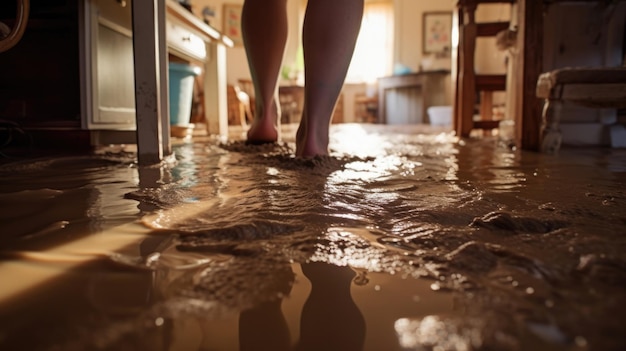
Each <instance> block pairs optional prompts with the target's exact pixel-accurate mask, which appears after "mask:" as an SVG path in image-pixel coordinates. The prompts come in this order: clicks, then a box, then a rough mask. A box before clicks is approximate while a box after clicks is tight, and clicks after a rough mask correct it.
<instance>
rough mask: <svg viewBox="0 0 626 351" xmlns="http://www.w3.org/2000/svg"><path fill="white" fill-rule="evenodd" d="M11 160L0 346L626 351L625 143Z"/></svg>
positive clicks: (408, 145)
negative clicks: (553, 149)
mask: <svg viewBox="0 0 626 351" xmlns="http://www.w3.org/2000/svg"><path fill="white" fill-rule="evenodd" d="M333 128H334V129H333V132H332V138H331V139H332V141H331V149H332V155H331V157H327V158H318V159H313V160H300V159H295V158H294V157H293V142H292V136H293V135H292V133H291V131H287V132H286V133H285V134H284V135H283V137H284V139H285V140H286V142H285V143H284V144H281V145H273V146H267V145H266V146H247V145H245V144H244V143H242V142H237V141H234V142H230V143H227V144H220V143H218V142H216V141H211V140H200V141H198V140H196V141H195V142H194V143H183V144H180V145H177V146H176V147H175V160H171V162H169V163H166V164H164V165H162V166H161V167H151V168H138V167H137V166H136V164H135V155H134V154H133V153H127V152H124V151H123V150H122V149H119V150H115V149H112V150H108V152H102V153H99V154H98V155H95V156H89V157H87V156H78V157H77V156H72V157H58V158H46V159H36V160H28V161H26V160H25V161H21V162H13V163H9V164H5V165H3V166H0V232H1V233H2V234H1V235H0V252H1V256H0V257H1V259H0V277H2V283H1V284H0V350H459V351H462V350H623V349H624V347H625V345H626V333H624V323H625V322H626V238H625V235H624V233H625V232H626V194H625V189H626V187H625V185H626V150H623V149H622V150H616V149H565V150H562V151H561V152H560V153H559V154H558V155H540V154H537V153H531V152H520V151H513V150H509V149H506V148H504V147H501V146H498V145H497V144H496V142H495V141H493V140H466V141H459V140H457V139H455V138H454V137H453V136H452V135H450V134H448V133H434V132H433V131H432V130H431V131H428V132H427V133H424V130H423V129H419V128H417V129H416V128H415V127H402V128H398V127H390V126H364V125H363V126H359V125H337V126H333Z"/></svg>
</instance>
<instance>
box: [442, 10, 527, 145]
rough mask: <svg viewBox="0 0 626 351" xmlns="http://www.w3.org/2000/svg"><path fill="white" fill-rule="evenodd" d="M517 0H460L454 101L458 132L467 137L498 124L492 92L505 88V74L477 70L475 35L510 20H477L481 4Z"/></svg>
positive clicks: (496, 30) (497, 28) (500, 27)
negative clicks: (478, 107) (477, 116)
mask: <svg viewBox="0 0 626 351" xmlns="http://www.w3.org/2000/svg"><path fill="white" fill-rule="evenodd" d="M514 2H515V1H514V0H459V2H458V4H457V7H458V14H457V17H458V20H457V24H456V25H457V27H458V29H459V49H458V53H457V67H458V68H457V72H456V77H457V79H456V90H455V91H456V96H455V101H454V116H455V118H454V126H455V130H456V132H457V135H459V136H462V137H468V136H469V135H470V132H471V131H472V130H473V129H483V130H491V129H495V128H498V125H499V121H498V120H494V119H493V118H492V109H493V106H492V101H493V98H492V97H493V93H494V92H496V91H505V90H506V75H503V74H502V75H494V74H490V75H483V74H476V72H475V68H474V64H475V58H474V55H475V51H476V39H477V38H479V37H495V36H496V35H497V34H498V33H500V32H501V31H503V30H506V29H508V28H509V25H510V24H509V22H485V23H476V19H475V14H476V9H477V7H478V5H480V4H486V3H514ZM494 49H495V47H494ZM479 94H480V97H481V99H480V100H481V106H480V115H481V119H480V120H478V121H474V112H475V107H476V101H477V96H478V95H479Z"/></svg>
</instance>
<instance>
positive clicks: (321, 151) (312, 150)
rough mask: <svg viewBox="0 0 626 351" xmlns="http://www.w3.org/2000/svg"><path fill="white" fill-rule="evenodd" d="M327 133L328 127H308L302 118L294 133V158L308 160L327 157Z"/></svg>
mask: <svg viewBox="0 0 626 351" xmlns="http://www.w3.org/2000/svg"><path fill="white" fill-rule="evenodd" d="M328 131H329V127H328V126H325V125H324V126H319V125H315V124H313V125H311V126H309V125H307V123H306V122H305V118H303V119H302V121H301V122H300V126H299V127H298V132H297V133H296V156H298V157H304V158H310V157H315V156H322V155H328Z"/></svg>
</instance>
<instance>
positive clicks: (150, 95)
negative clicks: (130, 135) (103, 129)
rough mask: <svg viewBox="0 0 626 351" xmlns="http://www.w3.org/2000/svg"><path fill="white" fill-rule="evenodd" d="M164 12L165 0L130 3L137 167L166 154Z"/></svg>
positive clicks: (158, 160) (152, 161)
mask: <svg viewBox="0 0 626 351" xmlns="http://www.w3.org/2000/svg"><path fill="white" fill-rule="evenodd" d="M165 11H166V8H165V0H143V1H133V2H132V12H133V53H134V57H135V101H136V103H135V104H136V111H137V112H136V113H137V158H138V162H139V164H140V165H151V164H156V163H160V162H161V160H162V159H163V156H164V152H169V151H170V143H169V141H170V140H169V116H168V111H167V109H164V106H167V102H165V103H163V102H162V100H163V99H165V100H167V71H166V70H167V55H166V54H165V53H166V49H165V48H166V46H165V45H166V43H165V39H166V38H165V35H164V34H165ZM164 73H165V74H164ZM164 145H165V147H164ZM164 149H165V150H164Z"/></svg>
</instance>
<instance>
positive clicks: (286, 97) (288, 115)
mask: <svg viewBox="0 0 626 351" xmlns="http://www.w3.org/2000/svg"><path fill="white" fill-rule="evenodd" d="M278 100H279V101H280V109H281V115H280V122H281V123H283V124H289V123H300V119H301V117H302V110H303V109H304V87H303V86H300V85H281V86H280V87H278Z"/></svg>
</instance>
